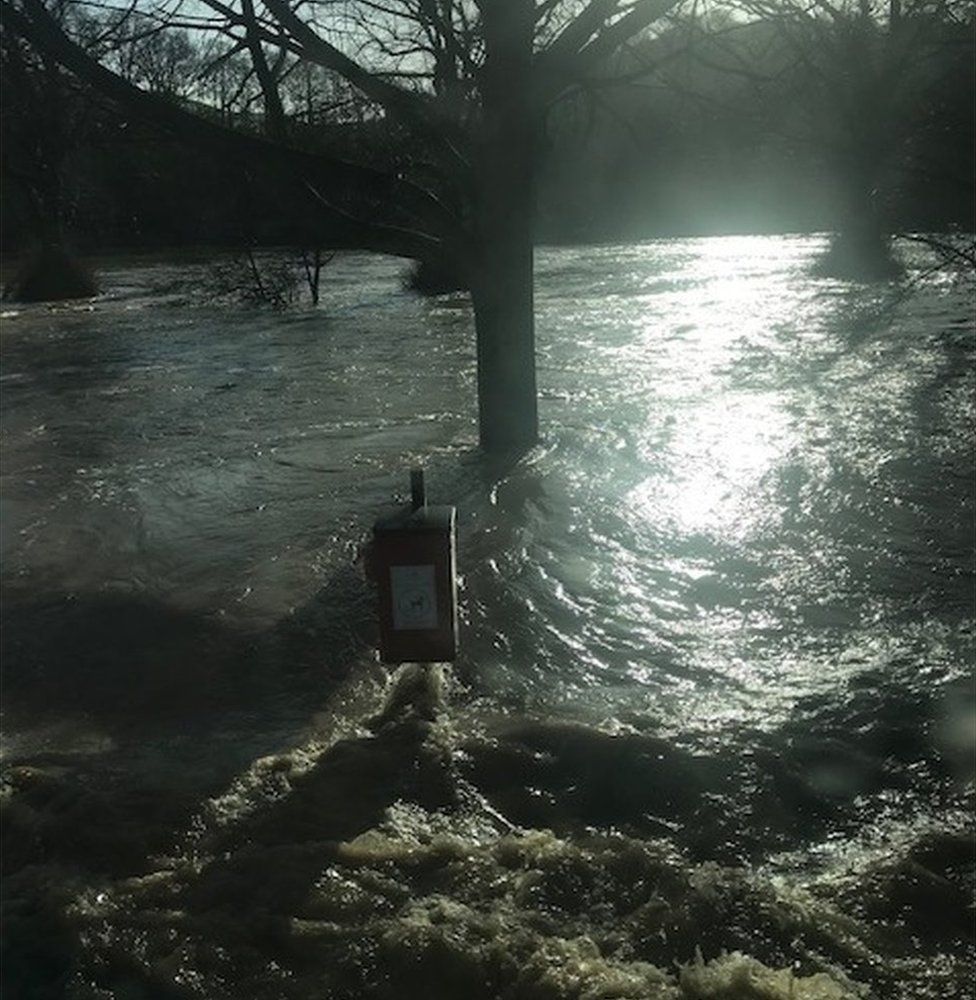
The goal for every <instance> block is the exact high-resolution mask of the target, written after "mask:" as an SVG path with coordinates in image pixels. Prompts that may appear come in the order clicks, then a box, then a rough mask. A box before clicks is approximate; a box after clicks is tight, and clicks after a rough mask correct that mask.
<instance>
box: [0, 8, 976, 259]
mask: <svg viewBox="0 0 976 1000" xmlns="http://www.w3.org/2000/svg"><path fill="white" fill-rule="evenodd" d="M973 9H974V5H973V4H972V3H965V4H963V3H956V4H952V3H928V2H925V3H918V4H914V5H908V4H905V3H904V2H903V0H887V4H886V8H885V9H884V10H882V11H881V12H879V11H877V10H875V9H874V8H873V7H872V6H871V5H870V4H868V3H866V2H858V3H856V4H854V5H852V6H846V5H841V6H833V5H831V4H828V3H826V2H824V3H821V4H819V5H818V4H814V5H813V6H811V5H808V4H801V3H799V2H798V0H741V2H737V3H736V4H735V5H734V6H731V7H728V6H727V7H714V8H712V9H711V10H710V11H709V13H708V14H707V15H701V14H696V15H695V16H691V15H686V16H684V17H678V16H676V17H675V18H674V19H673V20H672V22H671V23H670V24H669V26H668V29H667V30H665V31H661V32H659V33H657V34H655V35H653V36H650V37H645V38H641V39H637V40H635V41H634V42H633V43H632V44H631V45H629V46H628V47H627V48H626V49H625V50H624V51H622V52H619V53H617V54H615V56H614V57H613V58H612V59H610V60H608V61H607V62H606V64H605V65H604V66H603V67H601V73H602V74H603V75H602V76H600V77H597V78H595V79H593V80H591V81H590V82H589V83H588V85H587V86H585V87H581V88H579V89H578V90H576V91H575V92H573V93H572V94H571V95H568V96H567V97H566V98H565V99H564V100H563V101H561V102H560V103H558V104H557V105H556V106H555V107H553V108H552V109H551V110H550V112H549V114H548V116H547V119H546V132H545V143H544V146H545V149H544V153H543V156H542V165H541V178H540V182H539V185H538V191H537V194H538V216H537V239H539V240H540V241H571V240H584V241H585V240H593V239H600V240H605V239H614V238H620V239H637V238H644V237H650V236H660V235H682V234H707V233H716V232H717V233H722V232H763V231H770V232H777V231H791V230H823V229H840V228H845V229H846V230H848V231H852V230H858V235H857V236H856V237H854V236H852V238H854V239H858V240H861V241H865V240H867V241H870V240H878V239H882V238H883V237H884V234H885V233H888V232H892V231H898V230H903V229H934V230H944V229H947V228H954V227H955V228H962V229H972V228H973V227H974V216H976V206H974V185H973V181H972V178H973V176H974V174H976V158H974V149H976V136H974V120H976V105H974V94H976V78H974V66H976V58H974V40H976V33H974V20H973ZM87 11H88V8H84V7H77V6H72V5H70V4H66V5H63V6H62V8H61V16H62V17H63V18H65V19H70V20H71V21H72V29H73V31H74V33H75V35H76V37H78V38H80V39H82V40H83V41H84V43H85V45H86V48H87V49H88V50H89V51H90V52H91V53H92V54H94V55H96V56H97V57H98V58H100V60H101V61H102V62H103V64H105V65H107V66H108V67H110V68H111V69H112V70H113V71H114V72H116V73H117V74H118V75H119V76H121V77H122V78H123V79H125V80H127V81H129V82H131V83H133V84H134V85H136V86H138V87H140V88H142V89H144V90H146V91H148V92H149V93H152V94H154V95H157V96H160V97H163V98H165V99H167V100H170V101H173V102H176V103H178V104H182V105H184V106H188V107H191V108H193V109H194V110H195V111H196V112H198V113H200V114H203V115H205V116H208V117H211V118H213V119H214V120H215V121H218V122H220V123H222V124H224V125H227V126H230V127H233V128H235V129H238V130H243V131H248V132H252V133H254V134H266V133H269V132H270V133H274V132H275V131H277V132H279V133H286V134H288V135H290V136H291V137H293V138H294V139H295V140H296V141H300V142H301V143H302V144H303V145H304V146H307V147H310V148H313V149H314V148H321V149H328V150H330V151H331V152H332V153H333V154H334V155H339V156H341V157H345V158H347V159H349V160H356V159H362V158H365V159H367V160H369V161H370V162H374V163H375V162H382V163H384V164H385V165H387V166H390V167H393V168H394V169H395V168H396V167H397V162H398V160H408V159H413V160H422V159H423V155H424V151H423V149H421V148H418V144H417V143H416V141H415V140H413V139H411V138H410V137H409V136H407V135H405V134H403V132H402V130H400V129H398V127H397V125H396V124H395V123H393V122H392V121H390V120H389V119H388V118H387V117H385V116H384V115H383V114H382V111H381V109H380V108H379V107H378V106H377V104H376V103H375V102H372V101H370V100H369V99H368V98H365V97H364V96H363V95H362V93H361V92H360V91H358V90H357V89H356V88H355V87H354V86H352V85H351V84H350V83H349V82H348V81H347V80H346V79H344V78H343V77H342V76H341V75H340V74H338V73H336V72H334V71H331V70H329V69H327V68H325V67H323V66H321V65H316V64H313V63H309V62H307V61H304V60H300V59H287V58H285V56H286V55H287V50H285V49H282V50H280V52H279V53H278V58H277V59H276V60H274V61H271V60H265V68H264V73H265V74H266V75H268V76H270V77H271V78H272V79H273V85H268V84H267V83H266V84H265V85H264V86H263V85H262V82H261V80H260V79H259V74H258V72H257V70H256V68H255V61H254V59H253V57H251V56H249V53H248V52H247V51H246V49H247V46H246V45H241V44H240V42H235V41H234V40H233V39H231V38H227V37H225V36H224V35H222V34H220V33H214V32H209V31H205V30H201V27H200V26H194V24H193V23H190V22H188V24H187V26H186V27H181V26H179V25H176V26H174V25H171V24H167V25H161V24H160V23H159V22H158V20H156V19H154V18H152V17H149V16H148V15H146V14H142V13H139V11H137V10H133V11H126V12H123V13H117V14H115V15H114V16H113V15H112V14H111V13H105V12H100V13H88V12H87ZM0 55H2V64H0V73H2V77H0V82H2V88H3V107H2V134H0V142H2V150H3V158H2V168H3V181H4V183H3V186H2V208H3V226H2V234H0V238H2V247H3V249H4V250H7V251H15V250H19V249H24V248H26V247H28V246H29V245H31V244H32V243H35V242H38V241H39V240H45V239H52V238H54V237H55V235H57V236H58V237H60V238H66V239H68V240H69V241H70V242H72V243H73V244H74V245H76V246H77V247H79V248H80V249H82V250H84V251H92V250H98V249H105V248H130V249H135V248H149V247H161V246H182V245H230V246H260V245H276V244H291V245H295V246H313V245H315V246H318V245H320V244H321V243H323V241H324V243H325V244H327V245H333V246H342V245H345V244H349V245H354V244H355V242H356V240H355V234H354V233H353V232H348V231H346V230H345V227H344V226H343V225H342V223H341V221H340V220H338V219H336V220H334V225H333V226H332V227H330V228H331V231H329V232H323V226H322V221H321V219H318V218H317V219H316V220H315V222H314V232H309V231H308V213H307V211H305V209H304V202H305V200H306V197H307V195H306V193H305V192H292V195H293V197H289V196H288V195H289V193H288V192H287V191H281V190H279V191H277V192H276V194H275V197H273V198H271V199H269V198H268V197H267V196H266V195H267V185H266V184H265V182H264V179H263V178H261V177H260V171H257V170H254V169H249V168H248V166H247V165H246V164H242V163H241V162H239V161H235V158H234V157H233V156H231V157H227V156H222V155H220V153H219V152H217V151H211V152H210V154H209V155H201V151H200V149H199V147H198V146H197V145H196V144H195V143H192V142H187V141H186V140H185V139H183V138H181V137H179V136H178V135H172V134H167V133H165V132H160V130H158V129H156V128H154V127H152V125H151V124H147V123H146V122H145V121H144V120H142V119H141V118H140V117H138V116H133V115H132V113H131V109H129V108H127V107H125V106H120V105H119V104H118V103H117V102H113V101H112V100H111V99H108V98H106V97H105V96H104V95H103V94H101V93H99V92H98V91H97V90H96V89H95V88H93V87H92V86H91V85H89V84H86V83H85V82H83V81H79V80H78V79H77V78H76V77H74V76H73V75H72V74H70V73H68V72H67V71H65V70H64V69H63V68H62V67H60V66H59V65H58V64H57V63H56V62H55V61H53V60H51V59H50V58H49V57H45V56H44V55H43V54H42V53H38V52H37V51H35V50H34V49H33V48H32V47H31V46H30V45H29V44H28V43H27V42H26V41H25V40H24V39H23V38H20V37H18V36H17V34H16V33H15V32H13V31H11V30H9V28H4V29H3V31H2V33H0ZM268 93H272V94H274V95H275V100H274V101H273V102H271V106H270V107H269V102H268V101H267V94H268ZM256 185H261V187H262V196H261V197H256V196H255V190H254V189H255V186H256Z"/></svg>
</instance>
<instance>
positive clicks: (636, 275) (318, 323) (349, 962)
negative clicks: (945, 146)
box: [2, 237, 976, 1000]
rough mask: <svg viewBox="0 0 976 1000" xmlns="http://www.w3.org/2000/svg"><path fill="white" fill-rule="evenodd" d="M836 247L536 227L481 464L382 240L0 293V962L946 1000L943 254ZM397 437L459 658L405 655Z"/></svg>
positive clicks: (964, 442) (952, 569)
mask: <svg viewBox="0 0 976 1000" xmlns="http://www.w3.org/2000/svg"><path fill="white" fill-rule="evenodd" d="M821 248H822V240H821V239H819V238H816V237H775V238H773V237H765V238H722V239H699V240H672V241H661V242H655V243H650V244H646V245H634V246H616V247H596V248H585V249H578V248H574V249H549V250H543V251H540V253H539V255H538V262H537V303H536V304H537V317H538V320H537V326H538V354H539V384H540V397H541V399H540V408H541V419H542V423H543V427H544V440H543V442H542V444H541V445H540V446H539V447H538V448H536V449H535V450H534V451H532V452H531V453H529V454H528V455H526V456H523V457H522V458H521V459H519V460H518V461H514V462H505V461H501V460H495V461H488V460H486V459H485V458H484V457H482V456H481V455H480V454H479V452H478V451H477V449H476V447H475V441H476V430H475V401H474V367H473V366H474V350H473V343H472V337H471V332H470V331H471V314H470V307H469V305H468V303H467V301H466V299H465V298H464V297H463V296H445V297H441V298H438V299H433V300H422V299H418V298H416V297H412V296H410V295H409V294H407V293H405V292H403V291H401V274H400V272H401V270H402V265H400V264H398V263H396V262H394V261H390V260H385V259H381V258H375V257H373V258H370V257H364V256H357V255H348V256H344V257H340V258H337V259H336V260H334V261H333V262H332V264H331V265H330V266H329V268H328V270H327V271H326V273H325V276H324V279H323V280H324V289H323V301H322V306H321V307H320V308H319V309H317V310H313V309H311V308H301V307H299V308H295V309H292V310H290V311H288V312H285V313H274V312H268V311H261V310H254V309H250V310H249V309H245V308H242V307H240V306H238V305H236V304H235V303H233V302H231V301H214V300H213V299H212V298H211V297H210V296H209V294H208V291H207V289H208V280H209V278H208V268H207V266H206V265H205V264H191V263H187V262H185V261H184V262H181V263H174V262H168V263H167V262H160V261H157V262H153V263H143V264H140V265H135V264H133V263H132V262H129V263H126V264H124V265H123V264H115V265H111V264H108V265H106V266H105V267H104V268H103V269H102V281H103V287H104V291H103V294H102V295H101V296H100V297H99V298H98V299H96V300H94V301H93V302H92V303H90V304H88V303H84V304H78V303H74V304H70V305H65V306H59V307H56V308H52V307H47V306H43V305H42V306H32V307H23V308H20V307H14V306H11V305H7V306H6V307H5V308H6V310H7V311H6V312H5V313H4V320H3V328H2V348H3V368H2V387H3V394H2V408H3V425H2V443H3V470H2V487H3V489H2V499H3V511H2V515H3V516H2V554H3V587H4V603H3V626H4V636H3V666H4V732H3V738H4V759H5V772H4V791H3V805H4V809H5V821H4V852H3V865H4V879H5V882H4V891H3V901H4V907H5V910H6V914H5V924H6V927H5V955H4V962H3V973H4V977H5V981H6V988H5V993H4V995H5V996H10V997H11V998H15V997H60V996H67V997H70V998H76V1000H95V998H106V1000H107V998H118V1000H123V998H124V1000H140V998H147V1000H148V998H204V1000H211V998H212V1000H222V998H228V1000H229V998H255V1000H279V998H281V1000H285V998H287V1000H309V998H323V1000H354V998H364V1000H373V998H376V1000H387V998H389V1000H392V998H409V997H425V998H427V997H430V998H433V1000H437V998H445V1000H451V998H456V997H457V998H464V1000H536V998H538V1000H612V998H618V1000H623V998H629V1000H655V998H673V1000H677V998H685V1000H707V998H716V1000H717V998H726V1000H736V998H756V1000H775V998H790V997H792V998H795V1000H849V998H874V1000H895V998H898V1000H916V998H923V997H932V998H936V997H938V998H951V997H965V996H970V995H971V988H972V985H971V984H972V977H973V975H974V971H976V961H974V958H976V946H974V937H973V891H974V864H973V861H974V859H973V830H974V823H973V814H972V806H973V795H972V793H973V778H974V775H973V759H974V746H976V740H974V733H976V706H974V688H973V681H972V662H973V646H974V643H973V623H974V607H973V558H972V547H973V529H974V501H973V493H974V489H973V456H972V434H973V429H974V427H973V424H974V382H976V366H974V364H973V360H974V346H976V345H974V329H973V318H972V317H973V289H972V287H971V286H967V285H965V284H961V283H960V282H959V281H958V280H956V279H954V278H953V276H952V275H949V274H947V273H946V272H944V271H943V270H941V269H939V268H938V267H933V266H932V261H930V260H928V259H926V258H924V256H923V255H918V256H916V257H912V258H910V259H908V262H907V263H908V268H907V273H906V276H905V277H904V278H903V279H901V280H900V281H899V282H897V283H893V284H891V285H886V286H879V285H857V284H853V283H845V282H837V281H830V280H826V279H823V278H816V277H813V276H812V272H811V267H810V265H811V262H812V261H813V260H814V258H815V256H816V254H817V253H818V251H819V250H820V249H821ZM906 253H907V251H906ZM417 464H423V465H425V466H426V468H427V470H428V489H429V494H430V498H431V500H432V501H433V502H439V503H454V504H456V505H457V506H458V510H459V563H460V572H461V581H460V599H461V654H460V656H459V658H458V660H457V662H456V663H455V664H454V665H453V666H452V667H450V668H446V667H440V666H438V667H427V668H424V667H414V668H404V669H402V670H399V671H396V672H390V671H387V670H386V669H385V668H382V667H381V666H380V665H378V664H377V663H376V662H375V658H374V654H373V653H372V648H373V643H374V641H375V621H374V611H373V607H374V595H373V593H372V591H371V590H370V587H369V585H368V584H367V583H366V581H365V579H364V574H363V572H362V560H361V548H362V543H363V542H364V540H365V539H366V538H367V537H368V534H369V530H370V526H371V523H372V521H373V520H374V519H375V518H376V517H377V516H378V515H380V514H382V513H385V512H386V511H387V510H388V509H389V508H390V507H391V505H392V504H394V503H396V502H401V501H402V500H403V499H404V494H405V492H406V487H407V479H406V472H407V470H408V469H409V468H410V467H411V466H413V465H417ZM7 991H9V992H7Z"/></svg>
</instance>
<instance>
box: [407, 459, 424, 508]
mask: <svg viewBox="0 0 976 1000" xmlns="http://www.w3.org/2000/svg"><path fill="white" fill-rule="evenodd" d="M410 505H411V507H412V508H413V509H414V510H420V508H421V507H426V506H427V486H426V485H425V484H424V470H423V469H411V470H410Z"/></svg>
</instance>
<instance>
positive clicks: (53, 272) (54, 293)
mask: <svg viewBox="0 0 976 1000" xmlns="http://www.w3.org/2000/svg"><path fill="white" fill-rule="evenodd" d="M97 292H98V286H97V284H96V282H95V276H94V274H93V273H92V272H91V270H90V269H89V268H88V267H86V266H85V265H84V264H83V263H82V262H81V261H80V260H78V259H77V258H76V257H74V256H73V255H72V254H71V253H69V252H68V251H67V250H65V248H64V247H62V246H55V245H48V246H43V247H40V248H39V249H37V250H35V251H34V252H33V253H31V254H30V255H29V256H28V257H27V258H26V260H24V262H23V263H22V264H21V266H20V268H19V269H18V271H17V273H16V275H15V276H14V280H13V281H12V282H11V284H10V287H9V288H8V289H7V290H6V295H5V297H6V298H9V299H12V300H13V301H14V302H58V301H61V300H63V299H87V298H91V296H93V295H95V294H97Z"/></svg>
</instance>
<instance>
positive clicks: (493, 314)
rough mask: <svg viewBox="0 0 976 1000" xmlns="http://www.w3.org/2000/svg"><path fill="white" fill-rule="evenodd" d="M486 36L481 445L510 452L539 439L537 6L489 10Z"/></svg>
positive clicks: (480, 199) (513, 2)
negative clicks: (534, 270)
mask: <svg viewBox="0 0 976 1000" xmlns="http://www.w3.org/2000/svg"><path fill="white" fill-rule="evenodd" d="M484 30H485V47H486V59H485V68H484V76H483V79H482V101H483V104H482V107H483V113H484V119H483V128H484V131H483V134H482V137H481V142H480V143H478V154H479V155H478V163H477V164H476V169H477V171H478V193H477V251H476V254H475V260H474V262H473V264H474V266H473V274H472V276H471V295H472V301H473V303H474V311H475V331H476V335H477V340H478V417H479V429H480V438H481V445H482V447H483V448H485V449H486V450H488V451H508V450H513V449H521V448H526V447H528V446H530V445H532V444H534V443H535V441H536V440H537V438H538V433H539V422H538V412H537V404H536V381H535V326H534V316H533V295H532V284H533V275H532V263H533V261H532V256H533V249H532V238H533V232H532V230H533V215H534V211H535V197H534V190H533V174H534V171H535V149H534V140H535V132H536V122H537V117H536V114H535V108H534V103H533V97H532V87H531V79H530V74H531V68H532V31H533V4H532V0H506V2H504V3H493V4H486V5H485V7H484Z"/></svg>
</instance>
